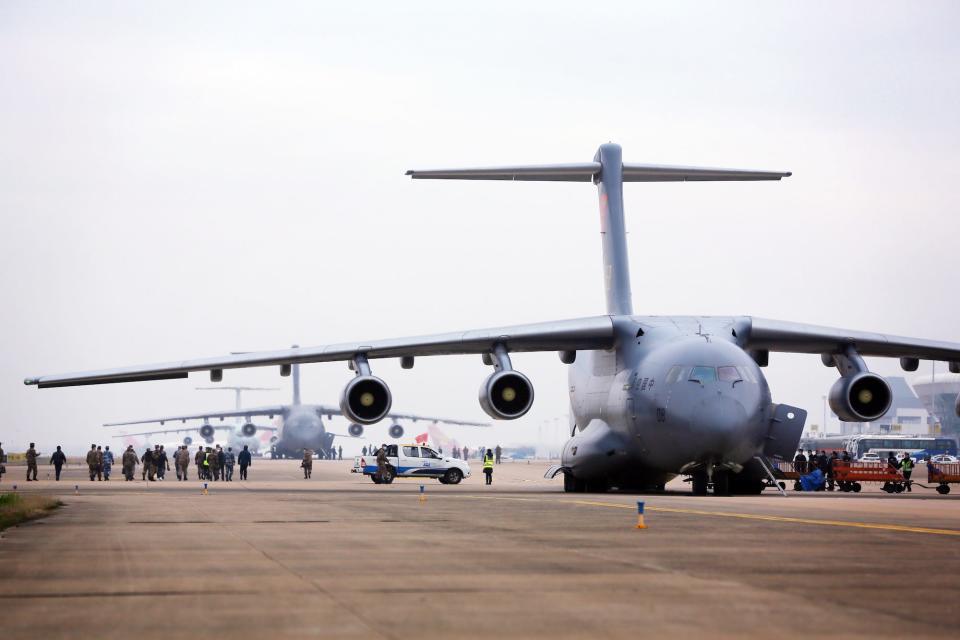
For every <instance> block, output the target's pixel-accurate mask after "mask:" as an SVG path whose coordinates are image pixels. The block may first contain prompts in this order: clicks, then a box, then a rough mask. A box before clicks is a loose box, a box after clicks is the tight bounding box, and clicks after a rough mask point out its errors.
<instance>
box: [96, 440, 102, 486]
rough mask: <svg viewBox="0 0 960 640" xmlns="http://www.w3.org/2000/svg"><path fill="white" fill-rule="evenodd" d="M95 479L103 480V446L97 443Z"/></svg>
mask: <svg viewBox="0 0 960 640" xmlns="http://www.w3.org/2000/svg"><path fill="white" fill-rule="evenodd" d="M97 480H98V481H99V480H103V448H102V447H100V445H97Z"/></svg>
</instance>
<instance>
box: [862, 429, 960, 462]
mask: <svg viewBox="0 0 960 640" xmlns="http://www.w3.org/2000/svg"><path fill="white" fill-rule="evenodd" d="M846 451H847V452H848V453H849V454H850V457H852V458H853V459H854V460H859V459H860V458H862V457H863V454H865V453H868V452H873V453H876V454H878V455H879V456H880V459H881V460H883V459H886V457H887V456H888V455H889V454H890V452H893V455H895V456H896V457H898V458H902V457H903V456H904V454H907V453H909V454H910V455H911V456H912V457H913V458H914V459H916V460H920V459H924V458H929V457H930V456H935V455H938V454H941V453H946V454H949V455H951V456H956V455H957V441H956V440H954V439H953V438H944V437H936V436H894V435H886V434H885V435H876V434H874V435H865V434H864V435H856V436H846Z"/></svg>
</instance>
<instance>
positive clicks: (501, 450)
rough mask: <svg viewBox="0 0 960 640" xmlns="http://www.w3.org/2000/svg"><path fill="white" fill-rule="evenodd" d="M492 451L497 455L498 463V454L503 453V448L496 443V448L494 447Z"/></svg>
mask: <svg viewBox="0 0 960 640" xmlns="http://www.w3.org/2000/svg"><path fill="white" fill-rule="evenodd" d="M494 453H495V454H496V455H497V464H500V456H501V455H502V454H503V449H501V448H500V445H497V448H496V449H494Z"/></svg>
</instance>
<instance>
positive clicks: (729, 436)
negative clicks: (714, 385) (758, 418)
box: [690, 396, 750, 456]
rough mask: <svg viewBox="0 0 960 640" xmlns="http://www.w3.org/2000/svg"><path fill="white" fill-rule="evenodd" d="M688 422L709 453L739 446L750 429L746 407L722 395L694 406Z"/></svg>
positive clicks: (726, 450)
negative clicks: (706, 446)
mask: <svg viewBox="0 0 960 640" xmlns="http://www.w3.org/2000/svg"><path fill="white" fill-rule="evenodd" d="M690 423H691V424H690V426H691V427H692V429H693V430H694V431H695V432H697V434H698V435H699V437H700V438H702V442H703V443H704V444H705V445H708V446H709V448H710V449H711V453H714V454H716V455H719V456H723V455H724V454H726V453H728V452H731V451H733V450H735V449H737V448H739V447H740V446H742V443H743V439H744V438H745V437H747V436H748V433H749V428H750V419H749V415H748V412H747V409H746V407H744V406H743V404H741V403H740V402H738V401H737V400H735V399H733V398H728V397H724V396H717V397H716V398H714V399H712V400H711V401H709V402H704V403H703V404H701V405H700V406H699V407H697V410H696V411H695V412H694V414H693V416H692V418H691V420H690Z"/></svg>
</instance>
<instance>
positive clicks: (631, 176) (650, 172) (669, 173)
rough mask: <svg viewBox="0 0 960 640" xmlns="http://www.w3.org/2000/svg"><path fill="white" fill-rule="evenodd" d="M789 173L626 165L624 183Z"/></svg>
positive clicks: (771, 177)
mask: <svg viewBox="0 0 960 640" xmlns="http://www.w3.org/2000/svg"><path fill="white" fill-rule="evenodd" d="M791 175H792V174H791V172H789V171H754V170H752V169H716V168H710V167H673V166H670V165H657V164H624V165H623V181H624V182H696V181H703V182H707V181H724V180H779V179H780V178H789V177H790V176H791Z"/></svg>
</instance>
